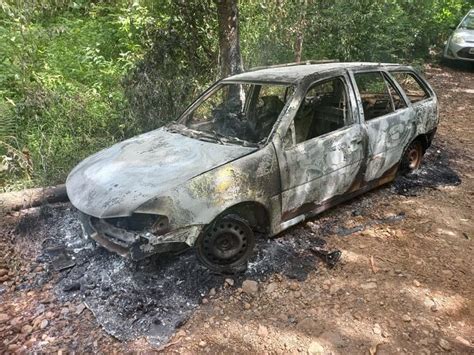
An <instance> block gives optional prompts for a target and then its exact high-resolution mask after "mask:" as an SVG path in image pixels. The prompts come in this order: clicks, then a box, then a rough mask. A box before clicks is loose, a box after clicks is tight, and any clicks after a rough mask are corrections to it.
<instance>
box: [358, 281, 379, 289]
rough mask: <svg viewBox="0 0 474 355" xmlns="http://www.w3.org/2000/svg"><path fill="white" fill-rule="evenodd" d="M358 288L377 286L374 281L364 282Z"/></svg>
mask: <svg viewBox="0 0 474 355" xmlns="http://www.w3.org/2000/svg"><path fill="white" fill-rule="evenodd" d="M360 288H361V289H363V290H373V289H374V288H377V284H376V283H375V282H366V283H363V284H361V285H360Z"/></svg>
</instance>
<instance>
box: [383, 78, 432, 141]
mask: <svg viewBox="0 0 474 355" xmlns="http://www.w3.org/2000/svg"><path fill="white" fill-rule="evenodd" d="M390 75H391V76H392V77H393V78H394V79H395V80H396V81H397V82H398V84H399V85H400V87H401V88H402V89H403V91H404V92H405V95H406V97H407V99H408V100H409V101H410V102H411V105H412V108H413V110H414V114H415V119H416V126H417V135H418V134H422V133H428V132H430V131H432V130H433V129H435V128H436V126H437V125H438V102H437V98H436V95H435V94H434V92H433V90H432V89H431V88H430V87H429V85H428V83H427V82H425V81H423V80H422V79H421V78H420V77H419V76H418V75H417V74H416V73H414V72H413V71H410V70H397V71H390Z"/></svg>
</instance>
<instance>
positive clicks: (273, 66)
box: [247, 59, 339, 72]
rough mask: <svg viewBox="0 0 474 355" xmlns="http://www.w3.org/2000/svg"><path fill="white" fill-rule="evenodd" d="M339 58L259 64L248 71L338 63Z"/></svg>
mask: <svg viewBox="0 0 474 355" xmlns="http://www.w3.org/2000/svg"><path fill="white" fill-rule="evenodd" d="M337 62H339V60H337V59H320V60H315V59H309V60H304V61H301V62H293V63H284V64H275V65H269V66H259V67H253V68H250V69H248V70H247V71H248V72H249V71H255V70H260V69H268V68H282V67H293V66H296V65H310V64H325V63H337Z"/></svg>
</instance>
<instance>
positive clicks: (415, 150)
mask: <svg viewBox="0 0 474 355" xmlns="http://www.w3.org/2000/svg"><path fill="white" fill-rule="evenodd" d="M422 156H423V152H422V148H421V145H420V144H416V143H415V144H412V145H411V146H410V149H408V152H407V161H408V168H409V169H410V170H416V169H418V168H419V167H420V165H421V157H422Z"/></svg>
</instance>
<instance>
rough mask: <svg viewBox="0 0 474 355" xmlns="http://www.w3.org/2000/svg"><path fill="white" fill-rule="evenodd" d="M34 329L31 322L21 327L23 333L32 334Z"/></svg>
mask: <svg viewBox="0 0 474 355" xmlns="http://www.w3.org/2000/svg"><path fill="white" fill-rule="evenodd" d="M32 331H33V327H32V326H31V325H29V324H25V325H24V326H23V327H21V332H22V333H23V334H30V333H31V332H32Z"/></svg>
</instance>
